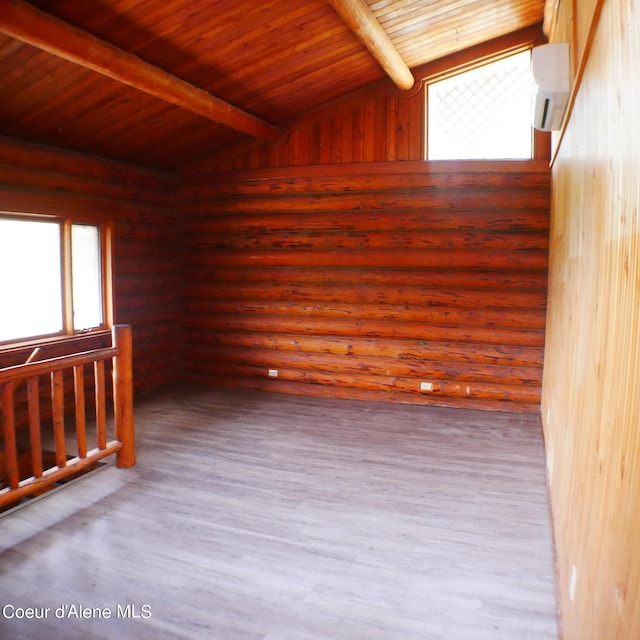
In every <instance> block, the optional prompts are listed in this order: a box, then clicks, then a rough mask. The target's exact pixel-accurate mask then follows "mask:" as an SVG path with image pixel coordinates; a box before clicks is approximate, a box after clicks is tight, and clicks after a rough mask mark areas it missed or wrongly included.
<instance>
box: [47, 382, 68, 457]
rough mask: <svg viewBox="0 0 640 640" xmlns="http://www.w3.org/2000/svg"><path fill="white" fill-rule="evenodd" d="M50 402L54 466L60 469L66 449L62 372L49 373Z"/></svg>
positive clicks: (65, 455)
mask: <svg viewBox="0 0 640 640" xmlns="http://www.w3.org/2000/svg"><path fill="white" fill-rule="evenodd" d="M51 402H52V405H53V437H54V440H55V444H56V464H57V465H58V467H60V468H62V467H65V466H66V465H67V449H66V445H65V442H64V376H63V373H62V371H52V372H51Z"/></svg>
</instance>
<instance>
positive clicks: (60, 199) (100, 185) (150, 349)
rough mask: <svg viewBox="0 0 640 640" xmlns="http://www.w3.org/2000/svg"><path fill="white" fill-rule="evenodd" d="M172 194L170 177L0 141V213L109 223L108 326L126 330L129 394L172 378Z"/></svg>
mask: <svg viewBox="0 0 640 640" xmlns="http://www.w3.org/2000/svg"><path fill="white" fill-rule="evenodd" d="M175 187H176V181H175V178H174V177H173V176H171V175H170V174H165V173H162V172H158V171H151V170H148V169H143V168H141V167H136V166H133V165H127V164H123V163H117V162H111V161H106V160H101V159H97V158H93V157H89V156H84V155H80V154H73V153H68V152H62V151H59V150H54V149H50V148H46V147H42V146H38V145H32V144H26V143H21V142H17V141H14V140H11V139H8V138H0V210H2V211H9V212H15V213H35V214H49V215H51V214H54V215H61V216H68V217H71V218H73V219H76V220H80V221H84V222H102V221H105V220H112V221H114V224H115V229H114V231H115V238H114V265H115V273H114V288H115V321H116V322H118V323H124V324H131V325H132V326H133V334H134V384H135V387H136V389H149V388H151V387H154V386H157V385H159V384H163V383H165V382H169V381H173V380H175V378H176V372H177V371H179V360H178V353H179V348H178V345H179V337H178V333H179V318H178V314H179V310H180V307H179V304H178V303H179V297H180V290H179V289H180V272H179V269H176V265H177V264H179V256H180V245H179V232H178V230H177V228H178V225H177V222H176V218H175V209H174V206H173V205H174V201H175ZM68 346H69V348H70V349H73V344H70V345H68ZM29 351H30V349H29ZM47 354H51V355H55V353H54V352H53V351H52V350H51V349H49V350H48V351H47V352H46V353H45V354H44V357H46V355H47ZM20 357H21V354H20V353H17V352H16V351H11V352H9V353H5V354H4V355H2V356H0V366H5V365H9V364H14V363H15V361H16V358H20Z"/></svg>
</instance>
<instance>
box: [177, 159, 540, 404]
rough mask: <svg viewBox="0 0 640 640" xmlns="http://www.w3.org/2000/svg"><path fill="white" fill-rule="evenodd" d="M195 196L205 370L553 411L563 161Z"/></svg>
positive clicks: (237, 177) (227, 180) (196, 303)
mask: <svg viewBox="0 0 640 640" xmlns="http://www.w3.org/2000/svg"><path fill="white" fill-rule="evenodd" d="M180 200H181V202H182V206H183V214H184V215H185V220H186V221H187V222H186V233H185V244H186V251H185V255H186V264H185V282H186V288H185V300H184V304H185V314H184V327H183V329H184V333H183V335H184V339H185V344H184V368H185V374H186V377H187V379H188V380H190V381H192V382H203V383H210V384H219V385H224V386H244V387H251V388H262V389H268V390H272V391H285V392H290V393H303V394H309V395H330V396H334V397H335V396H338V397H350V398H365V399H376V400H391V401H402V402H411V403H425V404H427V403H438V404H445V405H451V406H466V407H480V408H491V409H504V410H509V411H533V410H536V409H537V407H538V403H539V397H540V383H541V367H542V357H543V346H544V321H545V304H546V277H547V273H546V269H547V243H548V236H547V234H548V208H549V170H548V166H547V164H546V163H542V162H533V161H532V162H489V163H487V162H484V163H483V162H448V163H447V162H440V163H437V162H434V163H422V162H406V163H403V162H397V163H380V164H376V163H373V164H367V165H358V164H354V165H342V166H339V167H338V166H329V167H318V166H316V167H299V168H290V169H288V170H283V169H279V170H260V171H246V172H232V173H229V174H220V175H218V176H217V180H216V182H214V183H209V182H207V181H206V179H202V180H201V182H200V183H199V184H195V183H194V184H192V185H191V186H188V187H183V188H182V191H181V194H180ZM270 369H275V370H277V371H278V377H277V378H275V377H270V376H269V370H270ZM421 382H427V383H431V384H432V385H433V390H432V391H424V390H423V391H421V390H420V383H421Z"/></svg>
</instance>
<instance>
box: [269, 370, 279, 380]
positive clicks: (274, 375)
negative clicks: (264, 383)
mask: <svg viewBox="0 0 640 640" xmlns="http://www.w3.org/2000/svg"><path fill="white" fill-rule="evenodd" d="M269 377H270V378H277V377H278V370H277V369H269Z"/></svg>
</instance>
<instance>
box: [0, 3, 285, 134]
mask: <svg viewBox="0 0 640 640" xmlns="http://www.w3.org/2000/svg"><path fill="white" fill-rule="evenodd" d="M0 32H2V33H4V34H6V35H8V36H11V37H12V38H15V39H17V40H20V41H22V42H25V43H27V44H30V45H32V46H34V47H37V48H39V49H42V50H44V51H47V52H48V53H51V54H53V55H55V56H58V57H60V58H64V59H65V60H69V61H71V62H74V63H76V64H78V65H81V66H83V67H86V68H88V69H91V70H93V71H97V72H98V73H100V74H102V75H104V76H107V77H109V78H112V79H113V80H117V81H118V82H121V83H123V84H126V85H128V86H130V87H133V88H135V89H138V90H140V91H144V92H145V93H148V94H150V95H152V96H155V97H156V98H160V99H161V100H164V101H166V102H170V103H171V104H174V105H176V106H178V107H181V108H182V109H186V110H187V111H191V112H192V113H196V114H198V115H200V116H204V117H205V118H208V119H209V120H213V121H214V122H217V123H218V124H222V125H224V126H226V127H230V128H231V129H235V130H236V131H241V132H242V133H246V134H249V135H251V136H255V137H257V138H263V139H266V140H271V141H276V140H278V139H279V138H280V136H281V135H282V131H281V129H279V128H278V127H276V126H275V125H273V124H271V123H269V122H266V121H265V120H262V119H260V118H258V117H256V116H254V115H252V114H250V113H247V112H246V111H243V110H242V109H239V108H238V107H235V106H233V105H231V104H229V103H228V102H225V101H224V100H221V99H220V98H216V97H215V96H213V95H211V94H210V93H207V92H206V91H205V90H204V89H201V88H199V87H196V86H194V85H192V84H190V83H188V82H185V81H184V80H181V79H180V78H177V77H176V76H173V75H171V74H170V73H167V72H166V71H164V70H162V69H160V68H158V67H155V66H153V65H151V64H149V63H147V62H145V61H144V60H141V59H140V58H138V57H137V56H135V55H133V54H131V53H128V52H127V51H123V50H122V49H119V48H118V47H115V46H114V45H112V44H110V43H108V42H105V41H104V40H101V39H99V38H96V37H95V36H93V35H91V34H90V33H87V32H86V31H83V30H81V29H78V28H76V27H74V26H72V25H69V24H67V23H66V22H63V21H62V20H59V19H58V18H55V17H54V16H51V15H49V14H47V13H44V12H43V11H40V10H39V9H37V8H36V7H34V6H32V5H30V4H29V3H27V2H24V0H0Z"/></svg>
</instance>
